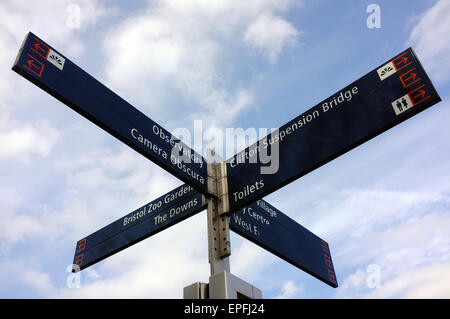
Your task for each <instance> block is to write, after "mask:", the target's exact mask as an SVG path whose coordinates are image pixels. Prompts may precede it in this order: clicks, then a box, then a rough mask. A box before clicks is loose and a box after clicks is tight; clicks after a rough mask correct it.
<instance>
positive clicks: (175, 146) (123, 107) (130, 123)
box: [13, 32, 207, 194]
mask: <svg viewBox="0 0 450 319" xmlns="http://www.w3.org/2000/svg"><path fill="white" fill-rule="evenodd" d="M13 70H14V71H16V72H17V73H19V74H20V75H22V76H23V77H25V78H26V79H28V80H29V81H31V82H32V83H34V84H35V85H37V86H38V87H40V88H41V89H43V90H44V91H46V92H47V93H49V94H50V95H52V96H54V97H55V98H57V99H58V100H60V101H61V102H63V103H64V104H66V105H67V106H69V107H70V108H72V109H73V110H75V111H76V112H78V113H79V114H81V115H82V116H84V117H85V118H87V119H88V120H90V121H91V122H93V123H95V124H96V125H98V126H99V127H100V128H102V129H104V130H105V131H107V132H108V133H110V134H111V135H113V136H114V137H116V138H118V139H119V140H120V141H122V142H123V143H125V144H127V145H128V146H130V147H131V148H133V149H134V150H136V151H137V152H139V153H140V154H142V155H143V156H145V157H146V158H148V159H149V160H151V161H153V162H154V163H155V164H157V165H159V166H161V167H162V168H164V169H166V170H167V171H169V172H170V173H172V174H173V175H174V176H176V177H178V178H180V179H181V180H182V181H184V182H185V183H187V184H189V185H191V186H192V187H194V188H195V189H197V190H198V191H200V192H201V193H203V194H206V193H207V185H206V161H205V159H204V158H203V157H202V156H201V155H200V154H198V153H196V152H195V151H193V150H192V149H191V148H189V147H188V146H186V145H185V144H184V143H182V142H181V141H180V140H179V139H177V138H175V137H174V136H172V134H170V133H169V132H168V131H167V130H165V129H164V128H162V127H161V126H160V125H158V124H157V123H156V122H154V121H153V120H151V119H150V118H148V117H147V116H145V115H144V114H143V113H142V112H140V111H139V110H137V109H136V108H135V107H133V106H132V105H131V104H129V103H128V102H126V101H125V100H124V99H122V98H121V97H119V96H118V95H117V94H115V93H114V92H112V91H111V90H110V89H108V88H107V87H106V86H104V85H103V84H101V83H100V82H99V81H97V80H96V79H94V78H93V77H92V76H90V75H89V74H87V73H86V72H85V71H83V70H82V69H81V68H79V67H78V66H77V65H75V64H74V63H72V62H71V61H70V60H69V59H67V58H66V57H64V56H62V55H61V54H60V53H58V52H57V51H56V50H55V49H53V48H52V47H50V46H49V45H48V44H46V43H45V42H43V41H42V40H41V39H39V38H38V37H37V36H35V35H34V34H32V33H31V32H30V33H29V34H28V35H27V36H26V37H25V40H24V43H23V46H22V48H21V49H20V51H19V54H18V56H17V58H16V61H15V63H14V66H13Z"/></svg>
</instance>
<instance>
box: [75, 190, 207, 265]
mask: <svg viewBox="0 0 450 319" xmlns="http://www.w3.org/2000/svg"><path fill="white" fill-rule="evenodd" d="M205 208H206V202H205V199H204V197H203V195H202V194H200V193H199V192H197V191H195V190H194V189H193V188H192V187H191V186H188V185H182V186H180V187H178V188H176V189H175V190H173V191H171V192H169V193H167V194H165V195H163V196H161V197H159V198H157V199H156V200H154V201H151V202H150V203H148V204H146V205H144V206H142V207H140V208H138V209H136V210H135V211H133V212H131V213H129V214H127V215H125V216H124V217H122V218H120V219H118V220H116V221H115V222H113V223H111V224H109V225H108V226H105V227H103V228H102V229H100V230H98V231H96V232H95V233H93V234H91V235H89V236H87V237H85V238H83V239H81V240H79V241H78V242H77V245H76V248H75V256H74V259H73V264H74V268H73V271H77V270H82V269H84V268H87V267H89V266H91V265H93V264H95V263H96V262H99V261H100V260H102V259H105V258H107V257H109V256H111V255H113V254H115V253H117V252H119V251H121V250H123V249H125V248H127V247H129V246H131V245H134V244H136V243H138V242H140V241H141V240H143V239H146V238H148V237H150V236H152V235H154V234H156V233H158V232H160V231H162V230H164V229H166V228H168V227H170V226H172V225H175V224H177V223H179V222H181V221H183V220H185V219H186V218H188V217H190V216H193V215H195V214H197V213H198V212H200V211H202V210H204V209H205Z"/></svg>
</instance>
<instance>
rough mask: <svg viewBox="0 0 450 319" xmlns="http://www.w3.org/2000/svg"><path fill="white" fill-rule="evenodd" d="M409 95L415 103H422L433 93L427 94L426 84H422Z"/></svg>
mask: <svg viewBox="0 0 450 319" xmlns="http://www.w3.org/2000/svg"><path fill="white" fill-rule="evenodd" d="M408 95H409V98H410V99H411V101H412V103H413V104H414V105H417V104H419V103H422V102H423V101H425V100H427V99H429V98H430V97H431V95H429V94H428V95H427V91H426V89H425V84H422V85H421V86H419V87H418V88H417V89H415V90H413V91H411V92H410V93H409V94H408Z"/></svg>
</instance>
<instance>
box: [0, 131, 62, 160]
mask: <svg viewBox="0 0 450 319" xmlns="http://www.w3.org/2000/svg"><path fill="white" fill-rule="evenodd" d="M5 125H6V124H5ZM8 126H11V123H8ZM5 129H6V130H5ZM59 137H60V133H59V131H57V130H56V129H55V128H54V127H52V126H51V125H50V124H49V123H48V122H36V123H32V124H26V125H20V124H18V123H16V125H12V127H11V128H10V129H7V127H2V129H1V130H0V161H1V160H4V159H6V158H16V159H20V160H22V161H25V162H29V157H30V155H34V154H38V155H41V156H47V155H48V154H49V153H50V151H51V149H52V148H53V146H54V145H55V143H56V142H57V141H58V139H59Z"/></svg>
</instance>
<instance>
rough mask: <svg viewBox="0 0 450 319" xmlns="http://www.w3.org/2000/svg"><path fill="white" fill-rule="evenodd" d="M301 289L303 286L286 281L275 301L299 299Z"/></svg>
mask: <svg viewBox="0 0 450 319" xmlns="http://www.w3.org/2000/svg"><path fill="white" fill-rule="evenodd" d="M303 289H304V287H303V285H298V284H296V283H295V282H293V281H287V282H285V283H284V284H283V286H282V287H281V294H280V295H278V296H276V297H275V299H292V298H299V294H300V293H301V292H302V291H303Z"/></svg>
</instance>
